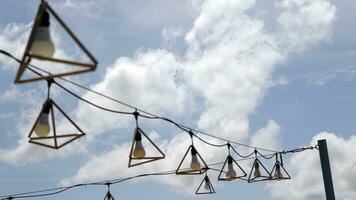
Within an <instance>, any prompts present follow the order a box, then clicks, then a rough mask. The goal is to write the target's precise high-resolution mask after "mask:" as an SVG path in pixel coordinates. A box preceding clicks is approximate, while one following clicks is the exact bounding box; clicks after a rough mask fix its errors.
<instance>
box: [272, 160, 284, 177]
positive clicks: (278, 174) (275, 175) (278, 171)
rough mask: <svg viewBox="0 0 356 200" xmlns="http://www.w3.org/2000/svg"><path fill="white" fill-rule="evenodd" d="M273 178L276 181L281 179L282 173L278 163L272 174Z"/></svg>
mask: <svg viewBox="0 0 356 200" xmlns="http://www.w3.org/2000/svg"><path fill="white" fill-rule="evenodd" d="M274 178H275V179H277V180H280V179H282V178H283V175H282V172H281V166H280V164H279V163H276V171H275V173H274Z"/></svg>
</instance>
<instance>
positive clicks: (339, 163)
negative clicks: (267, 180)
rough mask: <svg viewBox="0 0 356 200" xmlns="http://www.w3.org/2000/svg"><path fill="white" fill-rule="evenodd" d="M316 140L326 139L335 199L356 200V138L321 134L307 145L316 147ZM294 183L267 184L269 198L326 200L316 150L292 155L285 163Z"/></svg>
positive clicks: (326, 133)
mask: <svg viewBox="0 0 356 200" xmlns="http://www.w3.org/2000/svg"><path fill="white" fill-rule="evenodd" d="M319 139H326V140H327V145H328V151H329V159H330V162H331V171H332V176H333V181H334V188H335V195H336V199H341V200H351V199H355V197H356V192H355V190H354V188H355V186H356V178H355V177H354V176H352V175H351V174H355V173H356V159H355V153H356V149H355V145H356V137H355V136H352V137H350V138H348V139H347V138H343V137H340V136H337V135H336V134H334V133H328V132H322V133H319V134H317V135H316V136H314V137H313V139H312V141H311V142H310V145H311V146H315V145H316V144H317V141H318V140H319ZM285 167H286V169H287V170H289V173H290V174H292V175H293V177H292V180H293V181H286V182H280V183H274V184H270V185H269V186H268V188H269V189H270V190H271V196H272V197H274V198H278V199H288V200H302V199H303V200H319V199H320V200H321V199H325V192H324V185H323V178H322V173H321V166H320V158H319V153H318V152H317V151H313V152H303V153H298V154H293V155H291V156H290V159H288V161H287V162H286V164H285Z"/></svg>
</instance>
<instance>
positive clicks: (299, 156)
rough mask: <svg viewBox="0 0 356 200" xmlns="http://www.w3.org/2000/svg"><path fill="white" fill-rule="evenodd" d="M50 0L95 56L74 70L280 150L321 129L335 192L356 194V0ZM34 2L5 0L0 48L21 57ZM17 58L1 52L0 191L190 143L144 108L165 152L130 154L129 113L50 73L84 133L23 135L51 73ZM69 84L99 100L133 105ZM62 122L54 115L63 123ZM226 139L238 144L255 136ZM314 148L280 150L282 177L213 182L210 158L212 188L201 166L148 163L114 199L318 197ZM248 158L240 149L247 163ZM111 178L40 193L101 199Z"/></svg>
mask: <svg viewBox="0 0 356 200" xmlns="http://www.w3.org/2000/svg"><path fill="white" fill-rule="evenodd" d="M48 2H49V4H50V5H51V6H52V7H53V9H54V10H55V11H56V12H57V13H58V15H59V16H60V17H61V18H62V19H63V20H64V21H65V22H66V23H67V24H68V26H69V27H70V28H71V29H72V31H73V32H74V33H75V34H76V36H77V37H78V38H80V40H81V41H82V42H83V43H84V44H85V46H86V47H87V48H88V49H89V50H90V52H91V53H92V54H93V55H94V57H95V58H96V59H97V60H98V62H99V64H98V67H97V70H96V71H95V72H92V73H86V74H80V75H78V76H72V77H68V78H69V79H70V80H73V81H76V82H78V83H80V84H83V85H85V86H88V87H90V88H92V89H94V90H96V91H99V92H102V93H105V94H107V95H109V96H112V97H114V98H116V99H119V100H122V101H124V102H127V103H129V104H131V105H134V106H136V107H138V108H142V109H144V110H147V111H150V112H152V113H155V114H158V115H160V116H166V117H169V118H172V119H175V120H176V121H178V122H181V123H184V124H186V125H188V126H191V127H194V128H198V129H200V130H204V131H206V132H209V133H212V134H214V135H216V136H219V137H224V138H228V139H229V140H233V141H238V142H240V143H244V144H248V145H252V146H257V147H263V148H268V149H273V150H277V151H282V150H289V149H293V148H298V147H306V146H314V145H316V144H317V141H318V140H319V139H326V140H327V143H328V148H329V156H330V161H331V170H332V175H333V180H334V187H335V194H336V199H340V200H352V199H356V191H355V189H354V188H355V187H356V178H355V177H356V176H355V175H356V158H355V156H354V155H355V153H356V137H355V134H356V132H355V130H356V124H355V123H354V120H355V117H354V116H355V114H356V106H355V105H356V94H355V93H354V91H355V89H356V84H355V83H356V65H355V63H356V56H355V54H356V51H355V49H354V48H355V46H356V29H355V27H354V26H353V22H354V20H353V19H354V18H355V17H356V16H355V15H356V14H355V12H354V10H355V9H356V3H355V2H352V1H347V0H338V1H336V0H273V1H272V0H263V1H262V0H176V1H169V2H168V1H163V0H152V1H122V0H118V1H110V0H102V1H88V0H63V1H59V0H50V1H48ZM39 3H40V1H35V0H33V1H24V0H2V1H0V49H3V50H6V51H8V52H10V53H12V54H13V55H15V56H16V57H18V58H21V57H22V55H23V53H24V48H25V45H26V42H27V39H28V36H29V32H30V30H31V27H32V24H33V19H34V17H35V15H36V10H37V8H38V5H39ZM51 19H52V18H51ZM51 37H52V39H53V41H54V43H55V46H56V51H55V56H57V57H62V58H71V59H84V58H83V55H82V54H81V52H80V51H79V50H78V48H77V47H76V46H75V44H74V43H73V42H72V41H70V38H68V36H67V35H66V34H65V32H63V30H62V29H61V27H60V26H59V25H58V24H56V22H55V21H54V20H53V19H52V20H51ZM37 64H39V65H40V64H41V63H37ZM18 67H19V66H18V64H17V63H15V62H14V61H12V60H11V59H9V58H7V57H5V56H3V55H0V70H1V73H0V127H1V133H2V139H1V140H0V188H1V189H0V195H8V194H12V193H19V192H26V191H32V190H41V189H47V188H53V187H58V186H68V185H72V184H77V183H85V182H92V181H102V180H110V179H115V178H122V177H127V176H131V175H136V174H141V173H151V172H158V171H166V170H172V169H176V168H177V167H178V164H179V161H180V160H181V159H182V157H183V155H184V153H185V151H186V149H187V148H188V147H189V145H190V138H189V136H187V134H182V131H180V130H178V129H176V128H175V127H173V126H171V125H169V124H167V123H165V122H162V121H154V120H146V119H141V118H140V119H139V124H140V127H141V128H142V129H143V130H144V131H145V132H146V133H147V134H148V135H149V137H150V138H153V140H154V141H155V142H156V143H157V145H158V146H159V147H160V148H161V149H162V150H163V151H164V152H165V154H166V158H165V159H163V160H160V161H156V162H152V163H150V164H147V165H141V166H137V167H132V168H127V163H128V154H129V148H130V143H131V140H132V133H133V130H134V127H135V121H134V118H133V117H132V116H123V115H118V114H112V113H108V112H104V111H102V110H99V109H97V108H95V107H92V106H90V105H88V104H86V103H84V102H81V101H78V99H76V98H74V97H73V96H71V95H68V94H67V93H66V92H64V91H63V90H61V89H60V88H58V87H55V86H53V88H52V91H51V97H52V99H53V100H54V101H55V102H56V103H57V104H58V105H59V106H60V107H61V108H62V109H63V110H65V111H66V113H67V114H68V115H69V116H70V117H71V118H72V119H73V120H74V121H75V122H76V123H77V124H78V125H79V126H80V128H81V129H83V130H84V132H85V133H86V136H85V137H83V138H81V139H79V140H77V141H76V142H74V143H70V144H68V145H67V146H65V147H63V148H62V149H60V150H51V149H47V148H44V147H40V146H36V145H33V144H30V143H28V138H27V136H28V134H29V132H30V129H31V127H32V125H33V123H34V121H35V119H36V117H37V116H38V114H39V112H40V110H41V107H42V103H43V102H44V101H45V99H46V92H47V86H46V83H45V82H42V81H39V82H34V83H28V84H14V79H15V75H16V72H17V69H18ZM54 67H56V66H52V68H54ZM52 68H50V69H52ZM64 85H65V86H66V87H68V88H70V89H71V90H73V91H75V92H77V93H78V94H79V95H80V96H81V97H82V98H85V99H88V100H90V101H93V102H95V103H97V104H99V105H102V106H105V107H108V108H112V109H117V110H124V111H129V112H131V111H133V110H130V109H127V108H125V107H123V106H120V105H118V104H116V103H114V102H112V101H108V100H107V99H104V98H102V97H99V96H97V95H94V94H92V93H88V92H86V91H83V90H79V89H78V88H75V87H73V86H71V85H68V84H64ZM65 122H66V121H65V120H63V119H62V120H61V122H60V123H59V125H63V127H64V128H65V127H66V125H65ZM204 138H205V139H207V140H208V141H210V142H215V143H221V141H219V140H212V139H211V138H207V137H204ZM194 142H195V145H196V147H197V149H198V151H199V153H200V154H201V155H202V157H203V158H204V159H205V161H206V162H207V163H215V162H222V161H224V160H225V158H226V149H221V148H213V147H210V146H207V145H206V144H203V143H202V142H199V141H194ZM235 147H236V149H237V150H238V151H239V152H242V153H244V154H246V153H249V152H251V151H252V150H253V149H249V148H244V147H242V146H235ZM264 153H266V152H264ZM318 156H319V155H318V152H317V151H316V150H308V151H304V152H301V153H296V154H289V155H286V156H285V157H284V167H285V168H286V170H287V171H288V172H289V174H290V175H291V177H292V179H291V180H285V181H278V182H277V181H274V182H262V183H253V184H249V183H247V182H245V181H241V180H235V181H231V182H219V181H217V175H218V174H217V173H215V172H210V171H209V172H208V174H209V177H210V179H211V180H212V184H213V185H214V187H215V190H216V192H217V193H216V194H214V195H204V196H196V195H195V194H194V193H195V190H196V188H197V187H198V186H199V183H200V182H201V180H202V179H203V176H189V177H187V176H183V177H182V176H164V177H147V178H142V179H137V180H132V181H127V182H123V183H120V184H116V185H113V186H112V188H111V191H112V194H113V196H114V197H115V199H133V198H134V199H151V198H155V199H167V198H169V199H218V200H219V199H226V198H231V197H234V198H235V197H236V198H241V199H247V198H248V199H267V200H275V199H276V200H278V199H286V200H302V199H303V200H321V199H325V196H324V188H323V181H322V174H321V168H320V160H319V157H318ZM236 158H237V157H236ZM263 162H264V163H265V164H266V166H268V167H272V166H273V162H271V161H265V160H263ZM251 164H252V163H251V161H245V162H241V166H242V167H243V168H244V169H246V171H249V170H250V167H251ZM106 191H107V190H106V187H105V186H87V187H80V188H76V189H72V190H69V191H67V192H64V193H61V194H58V195H54V196H51V197H41V198H42V199H77V198H91V199H97V198H98V199H100V198H104V195H105V194H106Z"/></svg>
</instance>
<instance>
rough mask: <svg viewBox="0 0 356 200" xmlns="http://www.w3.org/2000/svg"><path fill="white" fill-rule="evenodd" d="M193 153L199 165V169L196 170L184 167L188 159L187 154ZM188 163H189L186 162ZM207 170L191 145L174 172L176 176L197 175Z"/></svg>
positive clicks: (206, 166) (204, 163)
mask: <svg viewBox="0 0 356 200" xmlns="http://www.w3.org/2000/svg"><path fill="white" fill-rule="evenodd" d="M192 152H194V154H195V156H196V157H195V159H196V161H197V162H199V163H200V167H199V169H197V170H194V169H191V167H189V168H188V167H186V166H184V164H185V163H187V160H188V159H189V157H188V154H189V153H192ZM188 162H189V161H188ZM207 170H208V165H207V164H206V162H205V161H204V159H203V158H202V157H201V155H200V154H199V152H198V151H197V150H196V149H195V147H194V146H193V145H190V146H189V148H188V149H187V151H186V152H185V154H184V156H183V158H182V161H181V162H180V163H179V165H178V168H177V170H176V174H177V175H197V174H203V173H205V172H206V171H207Z"/></svg>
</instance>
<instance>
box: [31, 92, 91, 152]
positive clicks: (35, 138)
mask: <svg viewBox="0 0 356 200" xmlns="http://www.w3.org/2000/svg"><path fill="white" fill-rule="evenodd" d="M53 106H54V107H55V108H56V109H57V110H58V111H59V112H60V113H61V114H62V115H63V116H64V117H65V118H66V119H67V120H68V121H69V122H70V123H71V124H72V125H73V126H74V127H75V128H76V129H77V130H78V133H73V134H58V133H57V130H56V119H55V115H54V109H53ZM46 108H49V111H50V113H51V116H50V118H51V122H52V126H53V127H52V128H53V136H36V135H35V134H34V129H35V127H36V125H37V123H38V121H39V120H40V117H41V114H42V112H43V110H44V109H46ZM84 135H85V133H84V132H83V131H82V130H81V129H80V128H79V126H78V125H77V124H76V123H75V122H74V121H73V120H72V119H70V118H69V116H68V115H67V114H66V113H65V112H64V111H63V110H62V109H61V108H60V107H59V106H58V105H57V104H56V103H55V102H54V101H53V100H52V99H50V98H48V99H47V100H46V102H45V103H44V104H43V107H42V110H41V112H40V114H39V115H38V117H37V119H36V122H35V123H34V125H33V127H32V129H31V131H30V134H29V135H28V137H29V142H30V143H33V144H37V145H40V146H44V147H48V148H52V149H60V148H61V147H63V146H65V145H66V144H68V143H70V142H72V141H74V140H76V139H78V138H80V137H82V136H84ZM61 138H62V139H63V138H70V139H69V140H67V141H66V142H64V143H62V144H59V143H58V139H61ZM48 140H53V141H54V144H53V145H50V144H46V143H42V142H41V141H48Z"/></svg>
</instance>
